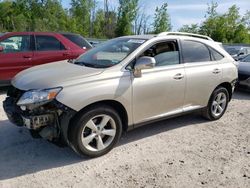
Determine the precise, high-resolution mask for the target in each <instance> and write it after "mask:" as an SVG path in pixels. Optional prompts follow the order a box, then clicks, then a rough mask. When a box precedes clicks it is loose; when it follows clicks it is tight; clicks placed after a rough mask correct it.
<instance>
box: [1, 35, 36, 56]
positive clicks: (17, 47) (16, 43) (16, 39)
mask: <svg viewBox="0 0 250 188" xmlns="http://www.w3.org/2000/svg"><path fill="white" fill-rule="evenodd" d="M0 46H2V47H3V48H4V53H15V52H27V51H31V49H30V36H29V35H23V36H13V37H9V38H7V39H4V40H3V41H0Z"/></svg>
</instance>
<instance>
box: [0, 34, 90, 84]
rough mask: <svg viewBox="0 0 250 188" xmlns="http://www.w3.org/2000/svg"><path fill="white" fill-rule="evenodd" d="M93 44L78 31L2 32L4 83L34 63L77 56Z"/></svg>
mask: <svg viewBox="0 0 250 188" xmlns="http://www.w3.org/2000/svg"><path fill="white" fill-rule="evenodd" d="M90 48H92V46H91V45H90V44H89V43H88V42H87V41H86V40H85V39H84V38H83V37H82V36H81V35H78V34H72V33H53V32H52V33H50V32H11V33H5V34H0V85H7V84H8V83H9V81H10V80H11V79H12V78H13V77H14V76H15V75H16V74H17V73H18V72H20V71H22V70H24V69H27V68H29V67H32V66H36V65H40V64H45V63H50V62H55V61H61V60H66V59H75V58H77V57H78V56H79V55H80V54H82V53H84V52H85V51H86V50H88V49H90Z"/></svg>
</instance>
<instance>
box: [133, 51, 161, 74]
mask: <svg viewBox="0 0 250 188" xmlns="http://www.w3.org/2000/svg"><path fill="white" fill-rule="evenodd" d="M155 63H156V61H155V58H153V57H146V56H143V57H140V58H139V59H138V60H137V61H136V64H135V67H134V76H135V77H141V70H143V69H152V68H154V66H155Z"/></svg>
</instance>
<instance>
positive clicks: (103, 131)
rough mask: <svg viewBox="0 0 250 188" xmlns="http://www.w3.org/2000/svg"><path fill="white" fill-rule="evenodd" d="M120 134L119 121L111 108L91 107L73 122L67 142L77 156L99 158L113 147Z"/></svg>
mask: <svg viewBox="0 0 250 188" xmlns="http://www.w3.org/2000/svg"><path fill="white" fill-rule="evenodd" d="M121 132H122V123H121V119H120V117H119V115H118V113H117V112H116V111H115V110H114V109H113V108H111V107H109V106H106V105H102V106H93V107H91V108H90V109H88V110H86V111H84V112H83V113H82V114H80V115H79V116H78V118H76V119H75V120H74V121H73V123H72V125H71V127H70V132H69V140H70V143H71V147H72V148H73V149H74V150H75V151H76V152H77V153H78V154H80V155H87V156H89V157H99V156H101V155H104V154H106V153H108V152H109V151H110V150H111V149H112V148H113V147H114V145H115V144H116V143H117V142H118V140H119V138H120V136H121Z"/></svg>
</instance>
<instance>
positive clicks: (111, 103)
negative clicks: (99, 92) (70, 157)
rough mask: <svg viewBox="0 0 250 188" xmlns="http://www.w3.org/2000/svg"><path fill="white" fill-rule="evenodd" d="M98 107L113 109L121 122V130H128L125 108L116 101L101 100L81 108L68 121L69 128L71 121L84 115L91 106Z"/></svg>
mask: <svg viewBox="0 0 250 188" xmlns="http://www.w3.org/2000/svg"><path fill="white" fill-rule="evenodd" d="M98 105H107V106H110V107H111V108H113V109H114V110H115V111H116V112H117V113H118V114H119V116H120V118H121V121H122V130H123V131H127V129H128V113H127V110H126V109H125V107H124V106H123V105H122V104H121V103H120V102H118V101H116V100H102V101H97V102H94V103H91V104H89V105H87V106H85V107H83V108H82V109H81V110H80V111H78V112H77V113H76V114H75V115H74V116H73V117H72V118H71V120H70V123H69V127H70V126H71V124H72V121H73V120H74V119H75V118H77V117H78V116H79V115H80V114H82V113H84V111H87V110H88V109H89V108H91V107H93V106H98ZM69 127H68V134H69Z"/></svg>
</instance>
